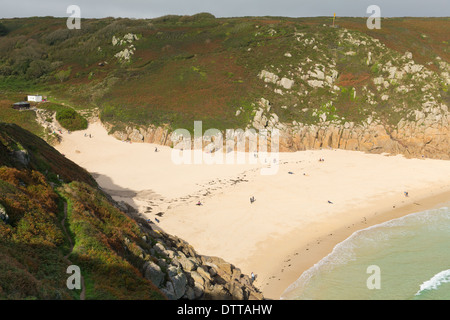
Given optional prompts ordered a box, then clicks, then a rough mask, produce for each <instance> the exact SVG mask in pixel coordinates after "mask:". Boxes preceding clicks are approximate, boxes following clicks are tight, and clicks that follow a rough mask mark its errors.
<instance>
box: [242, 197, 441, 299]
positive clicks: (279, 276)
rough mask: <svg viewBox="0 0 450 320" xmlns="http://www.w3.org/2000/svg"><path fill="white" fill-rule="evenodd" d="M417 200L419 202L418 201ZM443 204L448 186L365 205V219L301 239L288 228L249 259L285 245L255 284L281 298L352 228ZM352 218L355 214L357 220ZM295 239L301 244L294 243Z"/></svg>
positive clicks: (362, 228) (348, 233) (266, 296)
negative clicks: (376, 206)
mask: <svg viewBox="0 0 450 320" xmlns="http://www.w3.org/2000/svg"><path fill="white" fill-rule="evenodd" d="M416 203H420V205H417V204H416ZM389 205H390V204H389ZM389 205H387V206H389ZM445 206H450V189H449V190H445V191H443V192H441V193H439V192H437V191H436V192H435V193H432V194H431V195H428V196H425V197H421V198H419V199H416V198H414V200H413V201H409V202H408V203H405V204H402V205H398V206H396V207H395V208H390V209H389V208H386V209H385V210H384V211H376V212H375V213H374V212H373V208H368V209H366V211H365V215H364V217H365V219H363V220H361V218H360V216H359V217H356V216H355V215H352V218H350V219H347V220H345V222H344V221H342V223H341V225H340V226H337V227H334V228H333V227H330V228H329V229H322V232H321V234H320V235H318V236H317V237H316V238H312V239H302V238H301V237H299V236H298V234H297V232H296V231H294V232H291V233H290V234H289V235H286V236H285V239H279V240H278V241H276V242H275V243H273V244H272V245H271V246H270V247H266V248H265V249H263V248H260V250H261V251H260V252H261V253H260V254H256V255H254V256H253V257H252V258H250V259H249V260H252V259H254V260H257V261H259V263H262V262H263V259H264V258H263V256H264V251H265V250H275V249H277V250H279V248H280V246H282V245H286V249H285V250H282V253H281V254H280V255H283V256H284V258H283V259H282V260H280V261H282V263H278V264H277V265H276V266H275V265H274V266H272V267H270V268H268V270H267V272H268V273H271V276H270V277H268V278H267V277H266V278H264V279H261V278H257V279H256V281H255V285H256V287H258V288H259V289H260V290H261V291H262V293H263V295H264V297H265V298H266V299H276V300H278V299H281V297H282V295H283V293H284V292H285V291H286V290H287V289H288V287H289V286H290V285H292V284H293V283H295V282H296V281H297V280H298V279H299V278H300V276H301V275H302V274H303V273H304V272H306V271H307V270H309V269H310V268H312V267H314V266H315V265H316V264H317V263H319V262H320V261H321V260H322V259H324V258H325V257H326V256H328V255H329V254H330V253H331V252H332V251H333V249H334V248H335V247H336V246H337V245H338V244H340V243H341V242H343V241H345V240H346V239H348V238H349V237H350V236H351V235H352V234H354V233H355V232H358V231H361V230H364V229H367V228H369V227H373V226H376V225H379V224H383V223H385V222H388V221H391V220H395V219H398V218H402V217H405V216H407V215H410V214H413V213H417V212H422V211H426V210H430V209H438V208H441V207H445ZM371 211H372V212H371ZM353 218H356V220H355V219H353ZM289 243H290V245H289ZM294 243H297V244H298V243H302V244H300V245H295V244H294Z"/></svg>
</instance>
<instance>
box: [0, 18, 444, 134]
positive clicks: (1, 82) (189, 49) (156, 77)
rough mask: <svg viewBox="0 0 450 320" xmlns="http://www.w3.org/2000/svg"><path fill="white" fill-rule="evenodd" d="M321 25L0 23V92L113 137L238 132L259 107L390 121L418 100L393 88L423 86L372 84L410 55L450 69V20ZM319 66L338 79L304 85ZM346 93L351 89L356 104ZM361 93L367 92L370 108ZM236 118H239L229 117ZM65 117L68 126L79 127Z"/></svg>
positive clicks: (408, 78) (275, 21) (245, 21)
mask: <svg viewBox="0 0 450 320" xmlns="http://www.w3.org/2000/svg"><path fill="white" fill-rule="evenodd" d="M330 21H331V20H330V17H317V18H284V17H243V18H215V17H214V16H213V15H211V14H208V13H200V14H196V15H192V16H177V15H168V16H164V17H159V18H155V19H146V20H144V19H123V18H118V19H113V18H105V19H84V20H83V27H82V29H81V30H69V29H67V28H66V25H65V22H66V21H65V19H62V18H51V17H42V18H38V17H32V18H23V19H2V20H1V21H0V23H1V24H2V25H3V26H4V27H5V28H6V29H7V30H8V33H7V34H6V35H4V36H2V37H0V51H1V52H2V56H1V57H0V94H2V95H9V94H10V93H11V92H20V93H22V94H26V93H28V92H36V91H38V89H41V90H39V91H40V92H45V93H46V94H47V95H48V96H52V97H53V101H56V102H61V101H64V102H65V104H66V105H69V106H72V107H73V108H74V109H76V110H77V111H79V110H81V109H83V110H86V109H93V108H96V109H97V108H98V110H99V111H100V116H101V118H102V120H103V121H105V122H108V123H109V124H110V125H111V127H113V128H115V129H120V128H124V127H126V126H134V127H145V126H150V125H154V126H167V127H169V128H171V129H176V128H186V129H188V130H191V129H192V127H193V121H194V120H202V121H203V123H204V127H210V128H211V127H215V128H217V129H221V130H223V129H227V128H245V127H247V126H248V125H249V124H251V120H252V118H251V115H252V113H253V112H254V111H255V109H257V108H258V101H259V100H260V99H261V98H265V99H267V100H269V101H270V103H271V106H272V110H273V111H275V112H276V113H277V115H278V116H279V119H280V121H282V122H285V123H292V122H293V121H296V122H300V123H305V124H316V123H317V122H318V121H320V118H319V117H317V115H319V114H323V111H322V110H321V108H322V106H324V105H329V103H331V105H332V106H333V107H334V108H335V111H332V114H333V116H332V117H331V119H333V121H335V122H339V121H341V122H342V121H344V122H345V121H352V122H355V123H361V122H363V121H364V120H365V119H366V117H367V115H375V116H376V117H378V118H383V119H386V120H389V121H391V120H392V119H398V118H402V117H404V116H406V115H408V114H411V113H412V112H414V110H418V109H420V108H421V106H422V103H423V102H424V101H421V100H420V99H417V97H416V93H415V91H417V90H411V91H407V92H406V91H405V92H402V94H398V92H397V91H395V90H396V89H397V88H398V87H401V86H402V85H405V86H410V85H412V86H415V87H421V86H424V85H425V82H426V81H421V80H420V79H418V78H417V77H413V76H412V75H411V74H407V75H405V76H404V78H402V79H395V81H396V82H394V81H392V80H393V79H391V80H390V83H389V84H390V86H389V87H386V88H384V87H382V88H381V89H382V90H381V89H380V90H378V89H377V86H376V85H374V83H373V80H374V78H377V77H382V78H383V79H386V78H388V76H389V73H388V72H387V71H386V65H387V64H388V63H391V64H392V66H395V67H397V68H398V70H400V69H402V68H403V67H404V64H405V63H406V61H404V60H402V59H403V58H402V56H403V55H404V54H405V52H407V51H408V52H411V54H412V57H413V59H414V62H415V63H420V64H421V65H423V66H425V68H427V70H430V71H433V72H434V73H435V75H436V76H438V75H439V74H440V72H442V70H444V69H442V70H441V66H440V63H441V62H447V63H448V62H449V61H450V52H449V51H448V45H447V43H448V34H447V33H445V31H444V30H448V29H449V28H450V21H449V19H448V18H403V19H395V18H392V19H384V20H383V28H382V29H381V30H369V29H368V28H367V27H366V19H364V18H349V17H346V18H338V19H337V21H336V24H338V25H339V28H330V27H329V25H330ZM125 50H126V52H128V56H127V58H124V57H123V54H124V52H125ZM369 53H370V54H371V61H368V55H369ZM119 56H120V57H121V58H119ZM438 58H439V59H440V60H439V59H438ZM402 63H403V65H402ZM316 69H317V70H320V71H321V72H324V76H329V77H331V76H333V73H332V70H334V71H336V72H337V74H336V75H335V78H333V85H330V86H319V87H312V86H311V85H310V83H308V80H309V79H311V78H309V79H307V76H309V74H308V72H316ZM262 70H267V71H268V72H271V73H273V74H276V75H277V76H278V79H281V78H286V79H291V80H293V81H294V83H293V86H292V88H290V89H288V90H285V89H284V88H283V87H281V86H280V85H279V84H276V83H274V82H270V81H269V82H264V80H262V79H260V78H259V77H258V74H260V72H261V71H262ZM322 80H323V81H327V80H326V79H322ZM427 81H428V82H429V81H431V80H427ZM432 81H435V80H432ZM436 81H437V80H436ZM422 82H423V83H422ZM333 86H336V87H337V88H333ZM439 86H440V87H442V85H439ZM352 88H354V89H352ZM277 89H278V90H277ZM276 90H277V91H276ZM345 90H355V91H354V93H355V92H356V98H351V97H350V95H349V94H347V91H345ZM440 91H441V92H442V93H440V95H441V97H438V95H437V94H438V92H437V91H434V92H433V95H434V97H436V98H437V103H439V102H440V101H447V100H448V99H450V98H449V93H448V90H445V87H444V90H440ZM348 92H350V91H348ZM370 92H371V93H375V95H374V96H373V97H371V98H370V99H369V98H367V97H368V96H369V95H370ZM383 95H386V96H389V99H388V100H387V101H385V100H382V99H381V97H382V96H383ZM369 100H370V101H369ZM403 102H405V103H403ZM382 104H383V106H382ZM399 106H401V108H400V107H399ZM242 109H245V110H247V111H246V112H243V113H241V115H240V116H236V112H237V111H238V110H242ZM250 109H251V110H250ZM304 110H306V111H304ZM69 113H71V112H67V114H65V115H64V116H65V118H69V119H70V120H69V122H71V123H76V127H79V128H82V127H83V124H82V123H79V121H78V120H80V119H79V118H73V117H72V116H74V117H76V115H75V114H74V113H73V112H72V113H71V114H69ZM329 115H330V116H331V114H330V113H329ZM0 117H1V114H0ZM5 121H8V119H5ZM80 121H82V120H80ZM392 121H393V120H392ZM22 123H23V122H22ZM30 129H31V128H30ZM33 132H35V130H34V129H33Z"/></svg>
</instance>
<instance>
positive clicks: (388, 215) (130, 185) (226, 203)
mask: <svg viewBox="0 0 450 320" xmlns="http://www.w3.org/2000/svg"><path fill="white" fill-rule="evenodd" d="M89 135H90V137H89ZM62 136H63V140H62V142H61V144H60V145H58V146H56V149H58V150H59V151H60V152H61V153H63V154H65V156H66V157H67V158H69V159H71V160H72V161H74V162H76V163H77V164H79V165H80V166H82V167H84V168H86V169H87V170H88V171H89V172H91V173H93V175H94V177H95V178H96V180H97V181H98V183H99V185H100V186H101V187H102V188H103V189H104V190H105V191H106V192H108V193H110V194H111V195H112V196H113V197H114V198H115V199H116V200H123V201H126V202H128V203H129V204H131V205H133V206H134V207H136V208H137V209H138V210H139V212H141V213H143V214H145V215H146V216H147V217H148V218H149V219H152V221H154V222H155V223H156V225H157V226H158V227H160V228H162V229H163V230H164V231H166V232H167V233H170V234H173V235H176V236H178V237H180V238H182V239H184V240H186V241H187V242H189V243H190V244H191V245H192V246H193V247H194V248H195V249H196V251H197V252H198V253H199V254H204V255H211V256H219V257H221V258H223V259H225V260H227V261H228V262H231V263H233V264H234V265H235V266H237V267H238V268H240V269H241V270H242V271H243V272H244V273H247V274H250V273H251V272H254V274H255V275H256V277H257V278H256V281H255V284H256V286H257V287H259V288H260V289H261V291H262V292H263V294H264V296H265V297H266V298H268V299H279V298H280V296H281V295H282V293H283V291H284V290H285V289H286V288H287V287H288V286H289V285H290V284H291V283H293V282H294V281H295V280H296V279H297V278H298V277H299V276H300V275H301V273H302V272H303V271H305V270H307V269H308V268H310V267H312V266H313V265H314V264H315V263H317V262H318V261H319V260H320V259H322V258H323V257H325V256H326V255H327V254H329V253H330V252H331V251H332V249H333V247H334V246H335V245H336V244H338V243H339V242H341V241H343V240H345V239H346V238H347V237H349V236H350V235H351V234H352V233H353V232H355V231H357V230H360V229H363V228H366V227H369V226H370V225H374V224H378V223H381V222H384V221H388V220H391V219H394V218H397V217H401V216H404V215H406V214H408V213H412V212H418V211H422V210H426V209H429V208H433V207H436V206H439V205H440V204H443V203H446V202H449V201H450V162H449V161H444V160H431V159H405V158H404V157H403V156H387V155H376V154H365V153H362V152H355V151H345V150H330V149H327V150H310V151H299V152H293V153H280V155H279V162H278V163H279V167H278V171H277V173H276V174H273V175H262V174H261V168H266V167H267V164H264V163H263V164H261V163H259V162H258V163H256V164H251V163H248V161H247V163H246V164H234V165H231V164H213V165H208V164H190V165H189V164H181V165H177V164H175V163H174V162H173V161H172V158H171V154H172V149H171V148H169V147H163V146H157V145H154V144H144V143H129V142H123V141H119V140H117V139H115V138H114V137H112V136H108V134H107V131H106V130H105V129H104V128H103V126H102V125H101V124H100V123H99V122H96V123H91V124H90V125H89V128H88V129H87V130H85V131H78V132H73V133H71V134H68V133H67V132H64V133H63V134H62ZM155 148H157V149H158V152H155ZM319 159H324V161H319ZM405 191H406V192H408V196H405V193H404V192H405ZM250 197H254V198H255V201H254V202H253V203H251V202H250ZM198 201H200V202H201V203H202V205H201V206H198V205H196V204H197V202H198ZM155 218H156V219H158V221H159V222H156V220H155Z"/></svg>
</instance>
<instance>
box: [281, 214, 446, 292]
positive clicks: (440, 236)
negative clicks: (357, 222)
mask: <svg viewBox="0 0 450 320" xmlns="http://www.w3.org/2000/svg"><path fill="white" fill-rule="evenodd" d="M281 298H282V299H289V300H303V299H314V300H315V299H326V300H334V299H343V300H346V299H358V300H371V299H374V300H395V299H399V300H428V299H432V300H450V208H449V207H443V208H440V209H432V210H427V211H422V212H417V213H413V214H410V215H407V216H405V217H402V218H399V219H395V220H391V221H388V222H385V223H382V224H379V225H376V226H372V227H369V228H367V229H364V230H360V231H358V232H355V233H354V234H353V235H352V236H350V237H349V238H348V239H346V240H345V241H343V242H341V243H340V244H338V245H337V246H336V247H335V248H334V249H333V251H332V252H331V253H330V254H329V255H328V256H327V257H325V258H324V259H322V260H321V261H320V262H319V263H317V264H316V265H315V266H314V267H312V268H310V269H309V270H307V271H306V272H304V273H303V274H302V275H301V277H300V278H299V279H298V280H297V281H296V282H295V283H293V284H292V285H291V286H290V287H289V288H288V289H286V291H285V292H284V293H283V295H282V297H281Z"/></svg>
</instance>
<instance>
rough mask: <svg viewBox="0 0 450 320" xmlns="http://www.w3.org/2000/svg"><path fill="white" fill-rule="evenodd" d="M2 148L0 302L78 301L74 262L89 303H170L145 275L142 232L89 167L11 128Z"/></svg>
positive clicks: (5, 129)
mask: <svg viewBox="0 0 450 320" xmlns="http://www.w3.org/2000/svg"><path fill="white" fill-rule="evenodd" d="M0 151H1V152H0V218H1V219H0V266H1V270H2V272H1V273H0V299H79V298H80V290H69V289H68V288H67V286H66V280H67V278H68V277H69V274H67V273H66V269H67V267H68V266H69V265H70V264H75V265H77V266H79V267H80V269H81V273H82V275H83V277H84V282H85V288H86V293H85V297H86V299H164V296H163V295H162V294H161V292H160V291H159V290H158V289H157V288H156V287H155V286H154V285H153V284H152V283H151V282H150V281H148V280H147V279H145V278H144V277H143V275H142V273H141V272H140V270H141V269H142V265H143V263H144V260H143V257H139V255H140V254H141V250H142V249H141V248H147V247H148V246H149V245H148V244H147V243H146V242H145V241H144V240H142V238H143V236H144V234H143V233H142V232H141V231H140V229H139V227H138V225H137V224H136V222H135V221H134V220H132V219H130V218H129V217H127V216H126V215H125V214H124V213H122V212H121V211H120V210H118V209H117V208H116V207H114V206H113V205H112V204H111V203H110V202H109V200H108V199H107V198H106V196H105V195H104V194H103V193H102V192H101V191H100V190H99V189H98V187H97V184H96V182H95V181H94V179H93V178H92V177H91V176H90V175H89V174H88V173H87V172H86V171H85V170H84V169H82V168H80V167H78V166H77V165H76V164H74V163H73V162H71V161H69V160H67V159H66V158H65V157H64V156H63V155H61V154H59V153H58V152H57V151H56V150H55V149H53V148H52V147H50V146H49V145H47V144H46V143H45V142H44V141H43V140H42V139H40V138H38V137H36V136H34V135H33V134H31V133H29V132H27V131H25V130H24V129H22V128H20V127H18V126H16V125H12V124H4V123H0ZM65 207H67V210H65V209H64V208H65ZM66 215H67V217H65V216H66ZM63 221H65V223H64V226H65V229H64V228H63V225H62V222H63ZM65 230H67V234H66V232H65ZM72 243H73V248H72V247H71V244H72ZM66 255H68V257H67V258H68V259H69V261H68V260H67V259H66V258H65V256H66ZM150 258H151V257H150V256H148V257H147V260H148V259H150Z"/></svg>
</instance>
